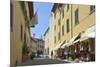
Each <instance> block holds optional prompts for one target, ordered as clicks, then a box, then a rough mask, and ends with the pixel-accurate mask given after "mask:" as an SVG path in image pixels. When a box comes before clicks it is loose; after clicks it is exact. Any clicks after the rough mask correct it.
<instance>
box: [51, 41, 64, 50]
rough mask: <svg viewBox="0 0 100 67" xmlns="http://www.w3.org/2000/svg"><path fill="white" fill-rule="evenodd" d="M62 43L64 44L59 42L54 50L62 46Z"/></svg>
mask: <svg viewBox="0 0 100 67" xmlns="http://www.w3.org/2000/svg"><path fill="white" fill-rule="evenodd" d="M61 45H62V42H61V43H60V44H58V45H57V46H56V47H55V48H54V49H53V50H57V49H58V48H60V46H61Z"/></svg>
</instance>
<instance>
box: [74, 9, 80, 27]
mask: <svg viewBox="0 0 100 67" xmlns="http://www.w3.org/2000/svg"><path fill="white" fill-rule="evenodd" d="M78 12H79V11H78V9H76V11H75V26H76V25H78V24H79V14H78Z"/></svg>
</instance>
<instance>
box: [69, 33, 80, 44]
mask: <svg viewBox="0 0 100 67" xmlns="http://www.w3.org/2000/svg"><path fill="white" fill-rule="evenodd" d="M79 35H80V34H77V35H76V36H74V37H73V38H72V39H71V40H70V42H69V44H68V46H71V45H74V43H76V42H78V41H80V39H76V38H77V37H78V36H79Z"/></svg>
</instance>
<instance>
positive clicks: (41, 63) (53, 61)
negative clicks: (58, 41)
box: [18, 58, 69, 66]
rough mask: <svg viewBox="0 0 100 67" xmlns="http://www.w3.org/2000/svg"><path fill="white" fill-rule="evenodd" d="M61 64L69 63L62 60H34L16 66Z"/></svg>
mask: <svg viewBox="0 0 100 67" xmlns="http://www.w3.org/2000/svg"><path fill="white" fill-rule="evenodd" d="M62 63H69V62H66V61H62V60H56V59H45V58H41V59H40V58H34V59H33V60H29V61H27V62H25V63H22V64H20V65H18V66H31V65H46V64H62Z"/></svg>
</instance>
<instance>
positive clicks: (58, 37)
mask: <svg viewBox="0 0 100 67" xmlns="http://www.w3.org/2000/svg"><path fill="white" fill-rule="evenodd" d="M58 40H60V32H59V33H58Z"/></svg>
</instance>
